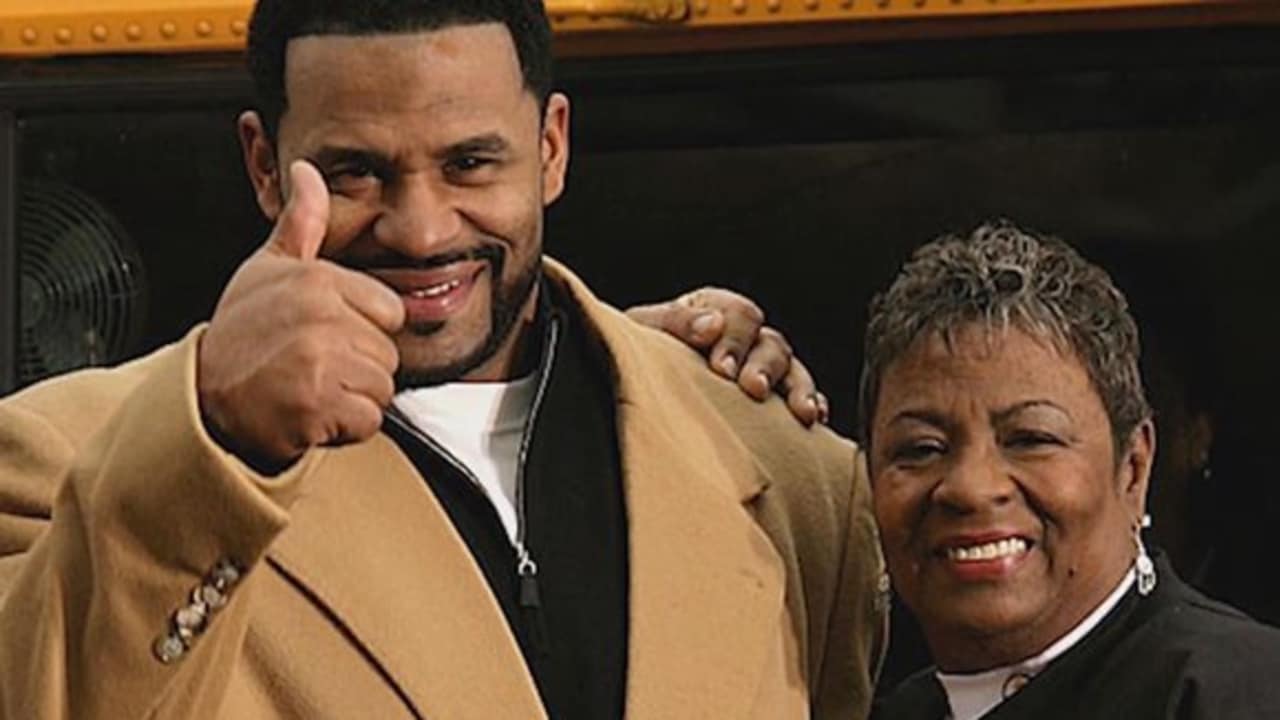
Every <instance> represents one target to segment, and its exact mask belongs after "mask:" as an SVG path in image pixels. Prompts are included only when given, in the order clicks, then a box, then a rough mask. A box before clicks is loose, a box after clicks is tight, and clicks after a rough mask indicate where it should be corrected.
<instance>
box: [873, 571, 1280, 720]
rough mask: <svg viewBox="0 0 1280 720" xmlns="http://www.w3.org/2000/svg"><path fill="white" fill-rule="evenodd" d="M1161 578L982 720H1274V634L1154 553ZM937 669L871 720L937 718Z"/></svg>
mask: <svg viewBox="0 0 1280 720" xmlns="http://www.w3.org/2000/svg"><path fill="white" fill-rule="evenodd" d="M1156 568H1157V570H1156V571H1157V574H1158V578H1159V580H1158V583H1157V585H1156V588H1155V590H1154V591H1153V592H1152V593H1151V594H1150V595H1149V596H1147V597H1141V596H1139V595H1138V593H1137V590H1136V589H1131V590H1130V591H1129V593H1128V595H1126V596H1125V597H1124V599H1123V600H1122V601H1121V602H1120V604H1119V605H1118V606H1116V608H1115V609H1113V610H1112V611H1111V612H1110V614H1108V615H1107V617H1106V618H1105V619H1104V620H1103V621H1102V623H1100V624H1099V625H1098V626H1097V627H1096V628H1094V629H1093V630H1092V631H1091V632H1090V633H1089V634H1088V635H1087V636H1085V638H1084V639H1083V640H1081V641H1080V643H1078V644H1077V645H1076V646H1075V647H1073V648H1071V649H1070V650H1068V651H1067V652H1066V653H1065V654H1063V655H1062V656H1061V657H1059V658H1058V659H1057V660H1054V661H1053V662H1052V663H1050V665H1049V666H1048V667H1047V668H1045V669H1044V671H1042V672H1041V673H1040V674H1039V675H1037V676H1036V677H1035V679H1033V680H1032V681H1031V682H1030V683H1029V684H1027V686H1026V687H1024V688H1023V689H1022V690H1021V691H1019V692H1018V693H1017V694H1016V695H1013V696H1012V697H1010V698H1009V699H1008V700H1005V701H1004V702H1003V703H1001V704H1000V705H998V706H996V707H995V708H994V709H993V710H991V711H990V712H988V713H987V714H986V715H984V716H983V718H984V720H1017V719H1020V718H1027V719H1028V720H1031V719H1034V720H1057V719H1059V718H1061V719H1062V720H1067V719H1068V718H1069V719H1071V720H1112V719H1114V720H1164V719H1168V720H1175V719H1176V720H1264V719H1271V718H1277V719H1280V676H1278V675H1280V630H1276V629H1275V628H1272V627H1269V626H1266V625H1262V624H1261V623H1258V622H1255V621H1253V620H1252V619H1250V618H1249V617H1248V616H1246V615H1244V614H1243V613H1241V612H1239V611H1237V610H1235V609H1234V608H1232V607H1230V606H1228V605H1224V604H1222V603H1219V602H1216V601H1214V600H1210V599H1209V598H1207V597H1205V596H1204V595H1201V594H1200V593H1199V592H1197V591H1195V590H1194V589H1192V588H1191V587H1190V586H1188V585H1187V584H1185V583H1183V582H1182V581H1181V580H1180V579H1179V578H1178V576H1177V575H1175V574H1174V572H1173V567H1172V566H1171V565H1170V564H1169V563H1168V562H1167V560H1166V559H1165V558H1163V557H1161V556H1159V555H1157V556H1156ZM934 672H935V669H934V668H929V669H928V670H925V671H922V672H920V673H917V674H916V675H914V676H912V677H910V678H908V679H907V680H905V681H903V683H902V684H901V685H899V686H898V687H897V688H896V689H894V691H893V692H892V693H890V694H889V695H888V696H887V697H885V698H884V699H883V700H882V701H881V702H880V703H878V704H877V706H876V709H875V712H874V714H873V718H874V719H875V720H942V718H945V717H947V716H948V707H947V701H946V696H945V694H944V693H943V691H942V687H941V686H940V685H939V683H938V681H937V679H936V678H935V676H934Z"/></svg>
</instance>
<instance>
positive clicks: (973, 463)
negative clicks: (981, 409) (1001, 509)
mask: <svg viewBox="0 0 1280 720" xmlns="http://www.w3.org/2000/svg"><path fill="white" fill-rule="evenodd" d="M1015 493H1017V484H1016V483H1015V482H1014V479H1013V477H1012V476H1010V475H1009V472H1008V468H1007V467H1005V464H1004V463H1003V462H1001V458H1000V453H999V452H997V451H996V450H994V449H992V448H986V447H975V446H969V447H964V448H961V449H960V451H959V452H958V453H956V454H955V455H954V456H953V458H952V461H951V462H950V463H949V464H947V466H946V467H945V469H944V471H943V476H942V479H941V480H940V481H939V482H938V484H937V485H936V486H935V487H934V490H933V501H934V502H935V503H936V504H938V505H940V506H942V507H943V508H945V509H947V510H948V511H950V512H953V513H958V514H970V513H976V512H981V511H982V510H984V509H989V508H991V507H994V506H998V505H1003V504H1005V503H1007V502H1009V501H1010V500H1011V499H1012V498H1013V497H1014V494H1015Z"/></svg>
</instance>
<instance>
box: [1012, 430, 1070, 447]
mask: <svg viewBox="0 0 1280 720" xmlns="http://www.w3.org/2000/svg"><path fill="white" fill-rule="evenodd" d="M1005 444H1006V445H1008V446H1009V447H1012V448H1025V449H1034V448H1042V447H1046V446H1051V445H1062V441H1061V440H1059V439H1058V437H1057V436H1056V435H1053V434H1051V433H1046V432H1041V431H1038V430H1018V431H1015V432H1012V433H1010V434H1009V436H1008V438H1007V439H1006V440H1005Z"/></svg>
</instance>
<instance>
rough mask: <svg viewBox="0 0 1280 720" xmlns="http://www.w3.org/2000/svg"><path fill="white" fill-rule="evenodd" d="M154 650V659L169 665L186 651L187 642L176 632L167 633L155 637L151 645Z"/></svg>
mask: <svg viewBox="0 0 1280 720" xmlns="http://www.w3.org/2000/svg"><path fill="white" fill-rule="evenodd" d="M152 650H154V651H155V654H156V659H157V660H159V661H160V662H162V663H164V664H165V665H169V664H171V663H173V662H175V661H177V660H178V659H179V658H181V657H182V656H183V655H184V654H185V653H186V652H187V644H186V643H185V642H183V641H182V638H181V637H179V636H178V635H177V633H168V634H166V635H162V636H160V637H159V638H157V639H156V644H155V645H154V646H153V647H152Z"/></svg>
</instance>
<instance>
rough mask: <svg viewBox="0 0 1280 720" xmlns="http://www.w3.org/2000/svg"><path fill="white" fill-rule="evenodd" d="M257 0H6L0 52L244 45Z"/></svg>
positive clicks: (0, 14) (0, 8)
mask: <svg viewBox="0 0 1280 720" xmlns="http://www.w3.org/2000/svg"><path fill="white" fill-rule="evenodd" d="M251 7H252V0H186V1H185V2H184V1H183V0H27V1H23V0H3V4H2V5H0V55H17V56H39V55H61V54H94V53H121V52H125V53H128V52H185V51H219V50H231V49H235V48H241V47H243V46H244V38H245V34H246V32H247V30H248V17H249V10H250V8H251Z"/></svg>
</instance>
